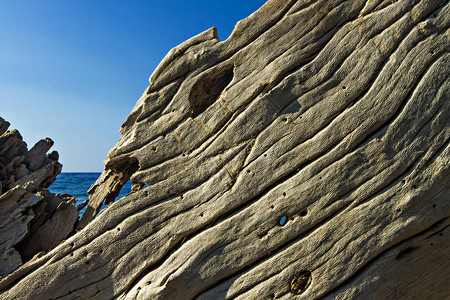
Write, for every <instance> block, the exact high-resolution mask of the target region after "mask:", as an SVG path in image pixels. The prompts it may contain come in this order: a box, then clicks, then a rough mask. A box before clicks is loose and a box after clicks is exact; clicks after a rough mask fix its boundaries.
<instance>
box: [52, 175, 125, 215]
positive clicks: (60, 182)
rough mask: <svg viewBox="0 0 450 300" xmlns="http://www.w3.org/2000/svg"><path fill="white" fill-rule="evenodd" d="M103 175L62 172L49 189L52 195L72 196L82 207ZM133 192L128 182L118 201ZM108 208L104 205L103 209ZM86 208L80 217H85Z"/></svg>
mask: <svg viewBox="0 0 450 300" xmlns="http://www.w3.org/2000/svg"><path fill="white" fill-rule="evenodd" d="M100 174H101V173H67V172H62V173H60V174H59V175H58V176H57V177H56V181H55V182H53V184H52V185H51V186H50V187H49V188H48V190H49V191H50V192H52V193H61V194H64V193H66V194H70V195H71V196H73V197H75V198H77V199H78V203H77V206H78V205H81V204H82V203H83V202H84V201H85V200H86V199H88V195H87V191H88V190H89V188H90V187H91V185H92V184H94V183H95V181H96V180H97V178H98V177H99V176H100ZM130 192H131V182H130V181H128V182H127V183H126V184H125V185H124V186H123V187H122V190H121V191H120V194H119V196H118V197H117V198H116V201H117V200H119V199H120V198H122V197H124V196H125V195H127V194H128V193H130ZM105 207H106V206H105V205H103V206H102V208H101V209H104V208H105ZM85 210H86V208H84V209H82V210H81V211H80V217H81V216H82V215H83V213H84V211H85Z"/></svg>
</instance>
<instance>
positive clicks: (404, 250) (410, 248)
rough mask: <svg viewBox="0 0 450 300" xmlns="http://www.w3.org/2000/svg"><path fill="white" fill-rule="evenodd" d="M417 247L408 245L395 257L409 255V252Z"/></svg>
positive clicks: (400, 257)
mask: <svg viewBox="0 0 450 300" xmlns="http://www.w3.org/2000/svg"><path fill="white" fill-rule="evenodd" d="M416 248H417V247H408V248H406V249H403V250H401V251H400V252H399V253H398V254H397V256H396V257H395V258H396V259H402V258H404V257H405V256H407V255H408V254H409V253H411V252H413V251H414V250H415V249H416Z"/></svg>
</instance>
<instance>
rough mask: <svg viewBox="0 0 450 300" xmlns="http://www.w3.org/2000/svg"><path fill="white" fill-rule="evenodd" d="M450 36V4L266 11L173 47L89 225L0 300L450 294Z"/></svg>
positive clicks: (111, 161) (320, 4) (418, 1)
mask: <svg viewBox="0 0 450 300" xmlns="http://www.w3.org/2000/svg"><path fill="white" fill-rule="evenodd" d="M449 24H450V4H449V3H448V1H443V0H398V1H383V0H367V1H362V0H347V1H344V0H314V1H313V0H311V1H310V0H299V1H295V0H291V1H285V0H283V1H282V0H270V1H268V2H267V3H266V4H265V5H264V6H263V7H262V8H261V9H260V10H258V11H257V12H255V13H254V14H253V15H251V16H250V17H248V18H247V19H245V20H243V21H241V22H239V23H238V24H237V25H236V28H235V30H234V32H233V33H232V35H231V36H230V37H229V38H228V39H227V40H225V41H223V42H221V41H219V39H218V37H217V33H216V30H215V29H214V28H213V29H210V30H207V31H205V32H203V33H201V34H200V35H198V36H196V37H194V38H192V39H190V40H188V41H186V42H184V43H183V44H181V45H180V46H178V47H176V48H174V49H172V50H171V51H170V52H169V53H168V55H167V56H166V57H165V58H164V60H163V61H162V62H161V64H160V65H159V66H158V68H157V69H156V70H155V71H154V73H153V74H152V76H151V77H150V81H151V85H150V86H149V87H148V89H147V90H146V91H145V92H144V94H143V95H142V97H141V98H140V99H139V101H138V102H137V104H136V106H135V108H134V109H133V111H132V112H131V114H130V115H129V117H128V118H127V119H126V121H125V122H124V124H123V125H122V128H121V134H122V137H121V139H120V141H119V142H118V143H117V145H116V146H115V147H114V148H113V149H111V151H110V153H109V154H108V157H107V159H106V161H105V171H104V172H103V174H102V175H101V176H100V178H99V179H98V181H97V183H96V184H95V185H94V186H92V188H91V189H90V191H89V193H90V200H89V201H88V203H87V205H88V211H89V214H85V215H84V216H83V220H81V222H80V224H79V226H78V228H79V229H81V230H80V231H79V232H78V233H77V234H76V235H75V236H73V237H71V238H70V239H68V240H67V241H66V242H64V243H62V244H61V245H59V246H58V247H57V248H56V249H55V250H53V251H51V252H50V253H48V254H47V255H45V256H43V257H40V258H38V259H36V260H34V261H33V262H30V263H29V264H27V265H26V266H25V267H23V268H22V269H19V270H18V271H16V272H14V273H12V274H11V275H9V276H8V277H7V278H5V279H4V280H3V281H0V290H1V291H2V293H3V294H2V295H3V297H5V298H7V299H9V298H10V299H12V298H20V299H48V298H52V299H56V298H63V299H80V298H81V299H110V298H118V299H231V298H236V299H318V298H325V299H330V298H337V299H354V298H359V299H411V298H416V297H418V298H419V299H427V298H430V299H445V298H446V297H450V292H449V289H448V288H447V287H448V286H449V285H450V279H449V278H450V263H449V259H448V253H449V248H450V238H449V234H450V232H449V225H450V201H449V199H450V153H449V152H450V147H449V138H450V126H449V116H450V107H449V106H450V101H449V98H450V97H449V88H450V83H449V75H450V67H449V64H450V62H449V60H450V54H449V35H450V30H449ZM128 179H131V181H132V182H133V184H134V187H135V190H136V191H135V192H133V193H131V194H130V195H128V196H126V197H124V198H122V199H120V200H119V201H116V202H115V203H113V204H112V205H111V206H110V207H108V208H107V209H106V210H104V211H103V212H102V213H101V214H99V215H98V216H97V217H96V218H95V219H94V217H95V216H96V214H97V213H98V210H99V208H100V206H101V205H102V203H104V200H105V198H106V199H107V201H108V202H110V201H112V200H113V199H112V198H114V197H115V196H114V195H117V194H118V192H117V191H118V190H120V188H121V186H122V185H123V184H124V183H125V182H126V181H127V180H128ZM144 185H147V187H145V188H142V189H140V190H139V188H140V187H144ZM111 195H112V196H111Z"/></svg>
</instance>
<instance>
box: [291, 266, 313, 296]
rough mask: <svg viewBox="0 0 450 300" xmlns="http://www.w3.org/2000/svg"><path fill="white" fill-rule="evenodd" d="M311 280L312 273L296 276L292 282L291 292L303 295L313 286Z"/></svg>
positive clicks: (300, 273)
mask: <svg viewBox="0 0 450 300" xmlns="http://www.w3.org/2000/svg"><path fill="white" fill-rule="evenodd" d="M311 280H312V276H311V272H310V271H301V272H299V273H297V274H295V276H294V278H292V281H291V292H292V293H294V294H296V295H298V294H301V293H303V292H304V291H305V290H306V289H307V288H308V287H309V285H310V284H311Z"/></svg>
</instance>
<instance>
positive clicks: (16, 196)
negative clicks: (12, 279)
mask: <svg viewBox="0 0 450 300" xmlns="http://www.w3.org/2000/svg"><path fill="white" fill-rule="evenodd" d="M9 126H10V124H9V123H8V122H7V121H5V120H4V119H2V118H0V212H1V214H0V276H5V275H8V274H9V273H11V272H12V271H14V270H15V269H17V268H18V267H20V266H21V265H22V264H23V263H25V262H27V261H29V260H30V259H31V258H32V257H33V256H35V255H37V257H39V256H42V255H44V254H45V252H48V251H49V250H51V249H53V248H55V247H56V246H57V245H58V244H59V243H60V242H61V241H62V240H64V239H65V238H67V237H68V236H69V234H71V233H73V232H74V229H75V223H76V221H77V220H78V209H77V208H76V207H75V204H76V203H77V200H76V199H75V198H73V197H71V196H70V195H67V194H63V195H60V194H52V193H50V192H49V191H48V190H47V189H46V188H48V187H49V186H50V185H51V184H52V183H53V182H54V181H55V179H56V176H57V175H58V174H59V173H60V172H61V168H62V165H61V164H60V163H59V162H58V152H56V151H53V152H51V153H49V154H47V152H48V151H49V150H50V148H51V147H52V146H53V141H52V140H51V139H49V138H45V139H43V140H40V141H39V142H38V143H37V144H36V145H34V147H33V148H31V149H30V150H28V149H27V145H26V143H25V142H24V141H23V140H22V136H21V135H20V133H19V132H18V131H17V130H11V131H7V129H8V128H9Z"/></svg>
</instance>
